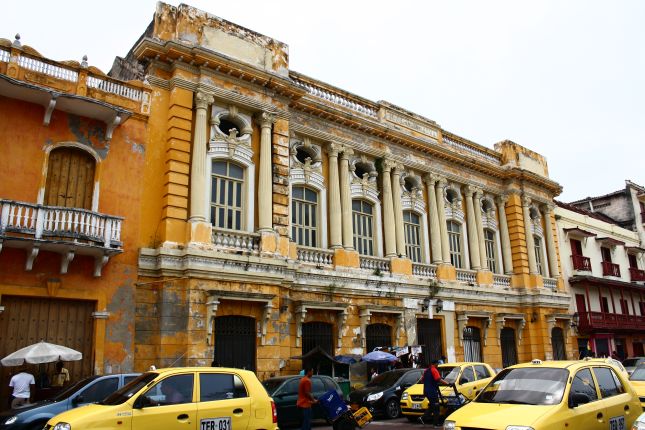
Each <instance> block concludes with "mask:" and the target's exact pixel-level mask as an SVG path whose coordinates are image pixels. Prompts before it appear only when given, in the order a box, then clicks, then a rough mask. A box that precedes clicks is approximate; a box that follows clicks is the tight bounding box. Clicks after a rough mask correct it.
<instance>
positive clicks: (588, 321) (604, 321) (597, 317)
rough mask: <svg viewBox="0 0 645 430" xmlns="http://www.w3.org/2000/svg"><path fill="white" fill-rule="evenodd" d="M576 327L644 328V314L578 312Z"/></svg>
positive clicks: (588, 328)
mask: <svg viewBox="0 0 645 430" xmlns="http://www.w3.org/2000/svg"><path fill="white" fill-rule="evenodd" d="M578 315H579V322H578V329H579V330H581V331H583V332H585V331H590V330H597V329H614V330H645V316H640V315H626V314H615V313H609V312H578Z"/></svg>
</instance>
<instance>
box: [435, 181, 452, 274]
mask: <svg viewBox="0 0 645 430" xmlns="http://www.w3.org/2000/svg"><path fill="white" fill-rule="evenodd" d="M447 183H448V182H447V181H446V180H445V179H444V178H440V179H438V180H437V184H436V194H437V214H438V215H439V229H440V231H441V259H442V260H443V263H444V264H450V245H449V244H448V225H447V224H446V205H445V200H444V192H445V189H446V184H447Z"/></svg>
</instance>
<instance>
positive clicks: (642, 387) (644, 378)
mask: <svg viewBox="0 0 645 430" xmlns="http://www.w3.org/2000/svg"><path fill="white" fill-rule="evenodd" d="M629 383H630V384H632V388H633V389H634V391H636V394H637V395H638V398H639V399H640V401H641V405H642V406H643V410H645V365H642V364H641V365H640V366H638V367H637V368H636V369H634V371H633V372H632V374H631V376H630V377H629Z"/></svg>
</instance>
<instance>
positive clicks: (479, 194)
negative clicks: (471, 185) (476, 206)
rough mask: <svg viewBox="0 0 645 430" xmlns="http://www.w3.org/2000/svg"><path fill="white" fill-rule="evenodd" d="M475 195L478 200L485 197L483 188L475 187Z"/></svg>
mask: <svg viewBox="0 0 645 430" xmlns="http://www.w3.org/2000/svg"><path fill="white" fill-rule="evenodd" d="M474 194H475V197H476V198H477V199H481V198H482V197H483V195H484V190H482V189H481V188H477V187H475V192H474Z"/></svg>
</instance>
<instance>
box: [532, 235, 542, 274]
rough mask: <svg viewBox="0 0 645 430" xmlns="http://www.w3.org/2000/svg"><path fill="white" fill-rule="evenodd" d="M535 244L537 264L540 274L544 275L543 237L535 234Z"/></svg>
mask: <svg viewBox="0 0 645 430" xmlns="http://www.w3.org/2000/svg"><path fill="white" fill-rule="evenodd" d="M533 246H534V247H535V266H536V267H537V272H538V273H539V274H540V275H544V271H543V270H544V267H543V266H544V265H543V264H542V238H540V236H537V235H533Z"/></svg>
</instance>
